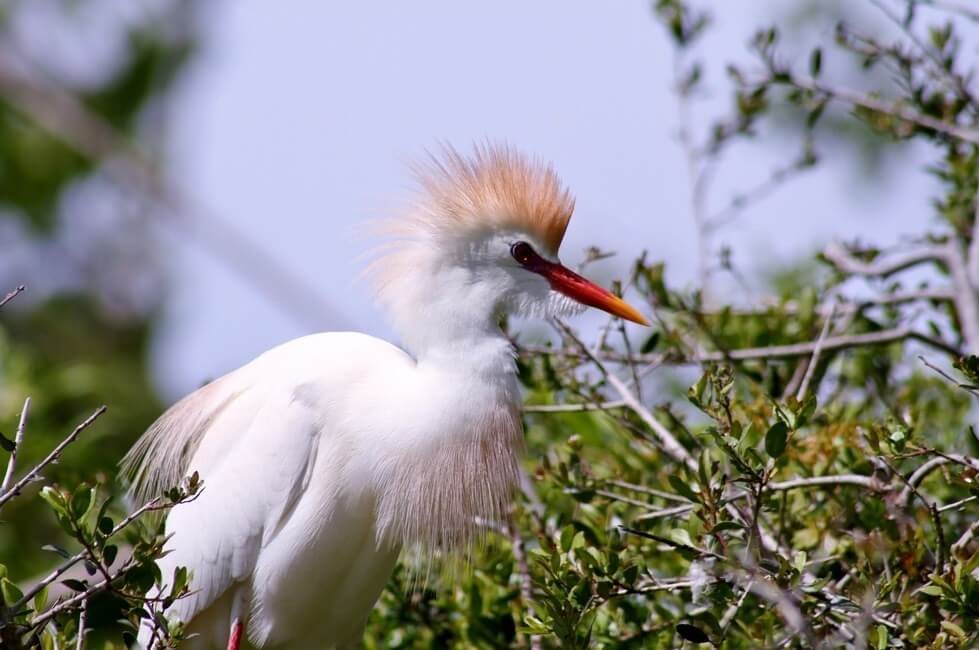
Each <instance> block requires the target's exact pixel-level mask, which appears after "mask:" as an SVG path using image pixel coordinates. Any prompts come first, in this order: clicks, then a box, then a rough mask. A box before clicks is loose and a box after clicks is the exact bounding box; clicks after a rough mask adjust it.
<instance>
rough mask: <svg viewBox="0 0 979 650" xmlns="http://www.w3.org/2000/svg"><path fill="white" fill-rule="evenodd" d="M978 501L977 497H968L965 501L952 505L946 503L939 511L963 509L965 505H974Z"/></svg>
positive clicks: (961, 500)
mask: <svg viewBox="0 0 979 650" xmlns="http://www.w3.org/2000/svg"><path fill="white" fill-rule="evenodd" d="M976 499H979V497H975V496H972V497H966V498H964V499H959V500H958V501H954V502H952V503H946V504H945V505H943V506H942V507H940V508H939V509H938V512H947V511H948V510H955V509H957V508H961V507H962V506H964V505H965V504H967V503H972V502H973V501H975V500H976Z"/></svg>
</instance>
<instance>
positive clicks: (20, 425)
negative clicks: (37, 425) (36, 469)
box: [0, 397, 31, 494]
mask: <svg viewBox="0 0 979 650" xmlns="http://www.w3.org/2000/svg"><path fill="white" fill-rule="evenodd" d="M30 410H31V398H30V397H28V398H26V399H25V400H24V408H22V409H21V411H20V421H18V422H17V433H16V434H15V435H14V448H13V449H12V450H11V451H10V458H9V459H8V460H7V471H6V472H5V473H4V475H3V483H0V494H3V493H5V492H6V491H7V490H8V489H9V488H10V483H11V482H12V481H13V480H14V472H15V471H16V468H17V452H19V451H20V446H21V445H22V444H23V443H24V428H25V427H26V426H27V415H28V413H30Z"/></svg>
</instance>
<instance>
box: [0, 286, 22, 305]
mask: <svg viewBox="0 0 979 650" xmlns="http://www.w3.org/2000/svg"><path fill="white" fill-rule="evenodd" d="M25 288H26V287H25V286H24V285H20V286H19V287H17V288H16V289H14V290H13V291H11V292H10V293H8V294H7V295H6V296H4V297H3V299H2V300H0V307H3V306H4V305H6V304H7V303H8V302H10V301H11V300H13V299H14V298H16V297H17V295H18V294H19V293H20V292H22V291H23V290H24V289H25Z"/></svg>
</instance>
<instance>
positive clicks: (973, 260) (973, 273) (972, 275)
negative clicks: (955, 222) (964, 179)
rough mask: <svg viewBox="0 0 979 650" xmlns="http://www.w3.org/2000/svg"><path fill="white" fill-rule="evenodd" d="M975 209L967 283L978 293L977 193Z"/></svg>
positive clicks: (978, 195) (978, 203)
mask: <svg viewBox="0 0 979 650" xmlns="http://www.w3.org/2000/svg"><path fill="white" fill-rule="evenodd" d="M975 202H976V207H975V210H974V211H973V213H972V240H971V241H970V242H969V252H968V260H967V262H966V266H967V267H968V273H969V282H971V283H972V290H973V291H975V292H977V293H979V192H977V195H976V198H975Z"/></svg>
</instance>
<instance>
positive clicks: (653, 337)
mask: <svg viewBox="0 0 979 650" xmlns="http://www.w3.org/2000/svg"><path fill="white" fill-rule="evenodd" d="M658 343H659V332H653V333H652V334H650V335H649V338H647V339H646V340H645V341H643V344H642V347H641V348H639V352H640V353H641V354H649V353H650V352H652V351H653V350H655V349H656V345H657V344H658Z"/></svg>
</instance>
